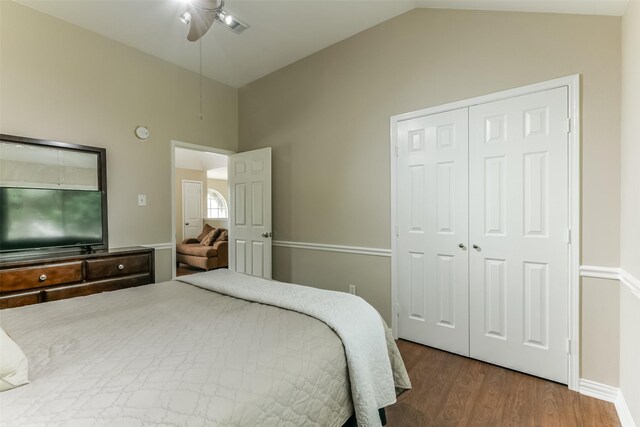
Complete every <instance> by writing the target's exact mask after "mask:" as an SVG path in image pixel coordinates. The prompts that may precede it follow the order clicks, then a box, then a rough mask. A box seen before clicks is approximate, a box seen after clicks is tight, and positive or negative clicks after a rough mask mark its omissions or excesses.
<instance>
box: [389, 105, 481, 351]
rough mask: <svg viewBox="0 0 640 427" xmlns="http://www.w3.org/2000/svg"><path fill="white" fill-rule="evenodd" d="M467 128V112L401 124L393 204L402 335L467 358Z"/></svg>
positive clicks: (400, 331) (399, 323)
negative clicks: (395, 215)
mask: <svg viewBox="0 0 640 427" xmlns="http://www.w3.org/2000/svg"><path fill="white" fill-rule="evenodd" d="M467 129H468V109H466V108H464V109H460V110H455V111H451V112H446V113H441V114H436V115H431V116H425V117H420V118H416V119H412V120H407V121H404V122H401V123H400V124H399V126H398V192H397V194H398V200H397V203H398V233H399V236H398V305H399V319H398V331H399V336H400V337H402V338H405V339H409V340H411V341H415V342H419V343H422V344H426V345H429V346H433V347H437V348H441V349H444V350H447V351H451V352H455V353H459V354H463V355H467V356H468V354H469V335H468V334H469V318H468V250H467V246H468V245H467V238H468V216H467V214H468V130H467ZM460 245H462V246H463V247H460Z"/></svg>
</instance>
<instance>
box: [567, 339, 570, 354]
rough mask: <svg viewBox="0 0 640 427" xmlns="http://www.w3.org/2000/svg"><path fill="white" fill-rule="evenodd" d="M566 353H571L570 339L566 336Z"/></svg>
mask: <svg viewBox="0 0 640 427" xmlns="http://www.w3.org/2000/svg"><path fill="white" fill-rule="evenodd" d="M567 354H571V340H570V339H569V338H567Z"/></svg>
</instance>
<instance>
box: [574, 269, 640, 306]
mask: <svg viewBox="0 0 640 427" xmlns="http://www.w3.org/2000/svg"><path fill="white" fill-rule="evenodd" d="M580 276H582V277H595V278H598V279H609V280H618V281H619V282H620V283H622V284H623V285H625V286H626V287H627V288H629V290H630V291H631V293H632V294H633V295H635V296H636V297H637V298H639V299H640V280H639V279H638V278H637V277H634V276H632V275H631V273H629V272H627V271H626V270H625V269H623V268H620V267H601V266H596V265H581V266H580Z"/></svg>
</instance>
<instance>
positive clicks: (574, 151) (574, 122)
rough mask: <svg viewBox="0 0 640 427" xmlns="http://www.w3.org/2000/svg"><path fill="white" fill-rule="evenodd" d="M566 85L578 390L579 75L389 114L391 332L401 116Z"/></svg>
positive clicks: (573, 369)
mask: <svg viewBox="0 0 640 427" xmlns="http://www.w3.org/2000/svg"><path fill="white" fill-rule="evenodd" d="M563 86H566V87H567V88H568V100H567V102H568V110H569V111H568V113H569V119H570V132H569V133H568V140H569V144H568V145H569V146H568V150H569V151H568V163H569V164H568V165H567V166H568V173H569V180H568V181H569V182H568V186H569V192H568V194H569V211H568V212H569V213H568V216H569V218H568V222H569V230H571V231H570V236H569V240H570V244H569V246H568V253H567V256H568V257H569V271H568V278H567V280H568V281H569V286H568V292H569V295H568V301H569V303H568V307H567V310H568V319H569V321H568V323H569V324H568V325H567V336H568V337H569V340H570V343H569V353H570V354H569V357H568V358H567V359H568V369H567V371H568V373H569V381H568V383H569V384H568V385H569V389H571V390H575V391H577V390H578V387H579V381H580V371H579V369H580V202H581V198H580V173H581V170H580V152H581V147H580V130H581V123H580V75H579V74H574V75H572V76H567V77H562V78H558V79H554V80H549V81H546V82H541V83H536V84H532V85H527V86H522V87H518V88H514V89H509V90H505V91H501V92H496V93H492V94H488V95H483V96H478V97H475V98H470V99H465V100H461V101H456V102H452V103H448V104H444V105H438V106H435V107H430V108H425V109H422V110H417V111H412V112H409V113H404V114H398V115H395V116H391V118H390V132H391V138H390V147H389V148H390V153H391V156H390V159H391V160H390V161H391V314H392V317H391V328H392V329H393V336H394V337H395V338H396V339H397V338H398V301H397V290H398V232H397V223H398V221H397V218H398V206H397V197H398V194H397V183H398V170H397V157H396V156H397V141H396V134H397V126H398V123H399V122H401V121H404V120H410V119H415V118H417V117H422V116H427V115H431V114H437V113H442V112H445V111H451V110H456V109H458V108H465V107H467V108H468V107H472V106H474V105H478V104H486V103H488V102H494V101H499V100H503V99H508V98H513V97H516V96H522V95H528V94H531V93H535V92H541V91H544V90H549V89H555V88H559V87H563Z"/></svg>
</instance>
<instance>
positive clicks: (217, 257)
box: [171, 141, 232, 277]
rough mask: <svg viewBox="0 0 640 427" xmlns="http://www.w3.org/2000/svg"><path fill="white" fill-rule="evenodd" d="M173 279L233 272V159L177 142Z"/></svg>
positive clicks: (222, 152)
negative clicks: (230, 243)
mask: <svg viewBox="0 0 640 427" xmlns="http://www.w3.org/2000/svg"><path fill="white" fill-rule="evenodd" d="M171 151H172V156H171V158H172V177H173V179H172V185H173V192H172V193H173V203H172V210H173V212H172V218H173V220H172V224H173V267H172V269H173V277H176V276H181V275H186V274H193V273H198V272H202V271H206V270H211V269H216V268H227V267H228V259H229V256H228V230H229V203H230V200H229V172H228V163H229V154H232V153H231V152H228V151H225V150H217V149H214V148H211V147H205V146H197V145H193V144H187V143H182V142H178V141H173V142H172V147H171Z"/></svg>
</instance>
